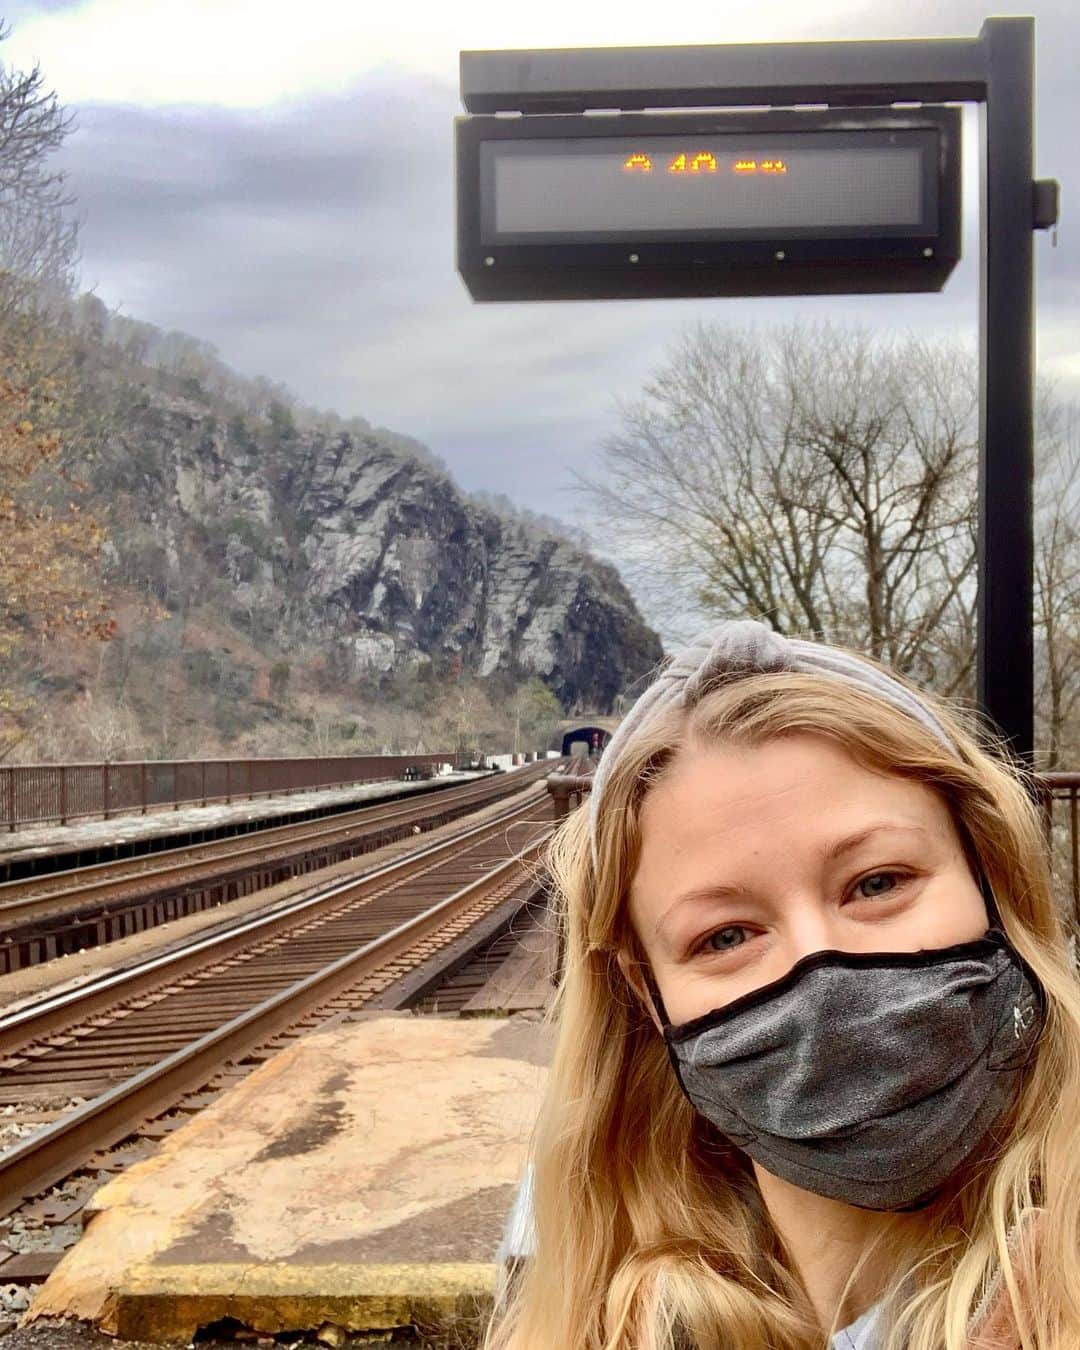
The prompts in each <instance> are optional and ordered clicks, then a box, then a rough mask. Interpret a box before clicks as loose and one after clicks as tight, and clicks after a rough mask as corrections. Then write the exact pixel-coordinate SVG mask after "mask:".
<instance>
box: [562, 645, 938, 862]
mask: <svg viewBox="0 0 1080 1350" xmlns="http://www.w3.org/2000/svg"><path fill="white" fill-rule="evenodd" d="M778 670H791V671H798V672H799V673H801V674H806V675H831V676H833V677H834V678H835V679H838V680H843V681H845V683H847V684H851V685H854V686H855V687H856V688H857V689H861V690H863V692H864V693H867V694H872V695H873V696H874V697H875V698H880V699H883V700H884V701H885V702H886V703H891V704H892V706H893V707H894V708H898V709H899V710H900V711H901V712H903V713H906V714H907V715H908V716H909V717H913V718H914V719H915V720H916V721H917V722H921V723H922V725H923V726H924V727H926V729H927V730H928V731H929V732H931V733H932V734H933V735H934V736H935V737H936V738H937V739H938V740H939V741H940V742H941V744H942V745H944V746H945V747H946V749H948V750H951V751H952V752H953V753H954V754H955V753H956V746H955V745H954V744H953V742H952V739H951V737H950V736H949V734H948V732H947V731H946V730H945V728H944V727H943V726H942V725H941V723H940V722H939V721H938V719H937V718H936V717H935V716H934V714H933V713H932V712H931V711H930V709H929V708H928V707H927V705H926V704H925V703H924V702H923V701H922V699H920V698H919V696H918V695H917V694H915V693H913V692H912V691H911V690H910V689H908V688H907V687H906V686H905V685H903V684H901V683H900V682H899V680H894V679H893V678H892V677H891V676H890V675H886V674H885V672H884V671H882V670H879V669H878V667H877V666H874V665H871V664H870V662H869V661H864V660H862V658H861V657H858V656H855V655H854V654H853V653H851V652H846V651H841V650H840V649H839V648H837V647H827V646H826V645H825V644H824V643H822V642H805V641H803V640H802V639H800V638H786V637H783V636H782V635H781V634H780V633H774V632H773V630H772V629H771V628H767V627H766V626H765V624H763V623H757V622H755V621H754V620H752V619H739V620H731V621H726V622H723V623H719V624H716V625H715V626H714V627H712V628H709V629H707V630H706V631H705V632H704V633H702V634H701V635H700V636H699V637H697V638H695V639H694V641H693V642H691V643H690V644H689V646H687V647H684V648H683V649H682V651H680V652H676V653H675V655H674V656H673V657H672V659H671V663H670V664H669V665H668V666H666V667H665V669H664V670H663V671H661V673H660V674H659V675H658V676H657V677H656V679H655V680H654V681H653V683H652V684H651V685H649V687H648V689H646V690H645V692H644V693H643V694H642V695H641V697H640V698H639V699H638V701H637V702H636V703H635V704H634V706H633V707H632V708H631V709H630V711H629V712H628V713H627V714H626V716H625V717H624V718H623V719H622V721H621V722H620V723H619V726H618V730H617V731H616V732H615V734H614V736H612V738H611V740H610V741H609V742H608V745H607V749H606V750H605V751H604V753H603V756H602V757H601V759H600V763H599V764H598V765H597V766H596V773H595V775H594V777H593V784H592V792H591V794H590V801H589V828H590V831H591V834H592V851H593V861H594V862H595V861H596V838H597V821H598V820H599V812H600V799H601V797H602V796H603V791H604V786H605V784H606V783H607V781H608V779H609V778H610V777H611V770H612V768H613V767H614V765H615V762H616V761H617V760H618V759H619V757H620V755H622V754H623V752H624V751H625V749H626V747H627V746H628V745H629V744H630V743H631V742H632V741H633V740H634V739H635V738H636V737H637V736H638V735H639V733H641V732H642V731H644V730H646V729H647V728H648V727H650V726H651V725H652V724H653V722H654V721H655V720H656V718H657V717H659V716H660V715H661V714H662V713H665V712H666V711H667V710H668V708H672V707H678V706H680V705H681V706H683V707H688V708H692V707H693V706H694V704H695V703H697V701H698V700H699V699H700V698H701V696H702V694H703V693H704V692H705V690H706V689H707V688H708V687H709V685H710V684H711V683H712V682H713V681H715V680H716V678H717V676H722V675H728V674H731V675H755V674H759V673H764V672H771V671H778Z"/></svg>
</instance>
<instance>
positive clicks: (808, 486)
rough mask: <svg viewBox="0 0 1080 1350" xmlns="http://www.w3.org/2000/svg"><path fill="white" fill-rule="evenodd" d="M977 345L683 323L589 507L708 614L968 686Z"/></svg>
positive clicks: (941, 682)
mask: <svg viewBox="0 0 1080 1350" xmlns="http://www.w3.org/2000/svg"><path fill="white" fill-rule="evenodd" d="M975 389H976V386H975V381H974V373H973V360H972V358H970V357H968V356H967V355H965V354H964V353H963V352H961V351H959V350H957V349H956V348H954V347H948V346H937V345H930V344H927V343H923V342H920V341H918V340H916V339H914V338H905V339H902V340H899V341H895V342H884V341H882V340H880V339H877V338H874V337H872V336H871V335H869V334H867V333H865V332H861V331H852V330H848V329H840V328H836V327H834V326H832V325H828V324H820V325H814V326H809V325H800V324H796V325H793V326H790V327H787V328H784V329H779V330H772V331H761V332H754V331H743V330H734V331H733V330H725V329H720V328H717V327H710V326H700V327H697V328H694V329H692V330H690V331H688V332H687V333H686V334H684V336H683V338H682V340H681V341H680V343H679V344H678V345H677V347H676V349H675V351H674V352H673V354H672V356H671V358H670V359H669V360H668V362H667V363H666V365H665V366H664V368H663V369H662V370H660V371H659V372H658V374H657V375H656V376H655V377H654V378H653V379H652V380H651V381H650V382H649V384H648V385H647V387H646V389H645V393H644V397H643V398H642V399H640V400H639V401H638V402H636V403H634V404H628V405H624V406H623V407H622V408H621V428H620V430H619V431H618V433H617V434H616V435H615V436H613V437H612V438H611V439H610V440H609V442H608V443H607V445H606V447H605V450H604V457H603V468H604V472H603V475H602V476H601V475H597V476H594V477H593V478H591V479H590V480H588V481H587V483H586V488H587V491H588V492H589V494H590V496H591V498H592V501H593V504H594V505H595V506H596V507H597V508H598V510H597V516H598V517H599V518H600V519H601V520H604V521H606V522H607V523H608V525H609V527H610V529H611V531H612V532H613V533H615V534H617V537H618V547H619V553H620V557H624V556H626V555H627V554H629V555H630V556H631V558H636V559H637V560H638V561H639V563H640V564H641V566H642V567H643V568H647V569H649V570H650V571H651V572H652V573H653V575H654V577H657V576H658V577H660V578H662V583H663V585H664V586H665V588H666V590H667V593H668V595H669V596H672V595H673V594H681V595H682V596H683V597H684V600H685V603H686V604H687V605H688V607H690V608H692V609H696V610H697V611H698V612H699V613H702V612H703V613H714V614H728V615H740V616H742V615H754V616H757V617H760V618H763V619H765V620H767V621H768V622H770V623H771V624H772V625H773V626H774V627H775V628H777V629H778V630H780V631H782V632H786V633H799V634H805V635H808V636H813V637H819V638H828V639H831V640H834V641H843V642H847V643H850V644H851V645H854V646H856V647H859V648H861V649H863V650H866V651H869V652H871V653H872V654H873V655H875V656H879V657H881V658H882V659H884V660H887V661H890V662H891V663H893V664H894V665H895V666H896V667H897V668H898V669H900V670H902V671H905V672H910V673H911V674H913V675H915V676H916V677H918V678H921V679H925V680H928V681H930V682H931V683H933V684H934V685H935V686H936V687H938V688H939V689H941V690H942V691H943V692H946V693H956V692H960V691H966V690H967V688H968V686H969V683H970V677H971V663H972V652H973V647H972V645H971V642H970V637H971V633H972V629H973V610H974V600H975V578H974V569H975V544H974V530H975V447H976V434H975V427H976V416H975V414H976V393H975Z"/></svg>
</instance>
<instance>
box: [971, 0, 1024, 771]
mask: <svg viewBox="0 0 1080 1350" xmlns="http://www.w3.org/2000/svg"><path fill="white" fill-rule="evenodd" d="M982 43H983V48H984V50H985V53H986V97H985V101H984V102H983V104H982V106H981V108H980V114H981V129H982V142H983V144H982V211H981V213H980V214H981V249H980V260H979V264H980V273H981V274H980V288H979V289H980V295H979V339H980V341H979V536H978V547H979V569H978V578H979V580H978V587H979V589H978V623H977V634H978V636H977V649H976V686H977V694H978V700H979V704H980V706H981V707H982V708H983V710H984V711H985V712H986V713H987V714H988V716H989V717H990V718H991V719H992V720H993V722H994V723H995V724H996V726H997V728H998V729H999V730H1000V732H1001V734H1002V735H1003V736H1004V737H1005V739H1006V740H1007V741H1008V743H1009V745H1010V747H1011V749H1012V751H1013V753H1014V754H1016V755H1018V756H1019V757H1020V758H1021V759H1023V760H1026V761H1027V762H1028V763H1029V764H1030V763H1031V762H1032V756H1033V754H1034V740H1035V736H1034V704H1035V673H1034V663H1035V641H1034V615H1033V609H1034V579H1035V577H1034V566H1035V564H1034V541H1033V520H1032V511H1033V503H1032V496H1033V480H1034V432H1033V419H1034V360H1033V349H1034V283H1033V272H1034V236H1033V233H1032V230H1033V226H1034V223H1035V222H1034V201H1033V189H1032V179H1033V158H1034V155H1033V142H1034V126H1033V116H1032V94H1033V87H1034V23H1033V21H1032V20H1031V19H1026V18H1025V19H995V20H994V21H993V22H992V23H987V25H986V27H985V28H984V30H983V33H982Z"/></svg>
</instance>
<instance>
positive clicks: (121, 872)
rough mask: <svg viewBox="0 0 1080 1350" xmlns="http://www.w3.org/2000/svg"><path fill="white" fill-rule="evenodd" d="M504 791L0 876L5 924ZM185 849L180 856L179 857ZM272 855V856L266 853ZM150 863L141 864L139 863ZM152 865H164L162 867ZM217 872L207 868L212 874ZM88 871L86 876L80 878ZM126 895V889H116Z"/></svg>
mask: <svg viewBox="0 0 1080 1350" xmlns="http://www.w3.org/2000/svg"><path fill="white" fill-rule="evenodd" d="M526 775H527V776H524V777H522V778H518V779H516V781H517V783H519V784H520V785H521V787H525V786H526V785H527V784H528V783H530V782H533V781H535V780H536V778H538V777H539V776H540V775H539V774H533V773H530V772H529V771H528V770H526ZM508 781H512V780H508V779H506V778H503V777H500V778H499V779H497V780H495V782H497V783H498V785H499V787H503V786H504V785H505V784H506V783H507V782H508ZM503 795H506V794H505V792H500V791H499V790H498V788H496V787H495V785H494V783H493V780H491V779H484V780H483V782H482V783H480V784H478V783H467V784H463V785H461V787H460V788H444V789H442V790H441V791H439V792H437V793H434V794H431V793H423V794H416V796H417V798H418V800H412V801H407V802H404V803H402V802H394V803H393V804H391V805H388V806H378V805H373V806H369V807H366V808H361V809H359V810H356V811H350V812H347V813H343V814H342V815H339V816H335V817H334V818H333V820H332V822H328V821H327V820H326V819H325V818H324V819H322V820H320V821H317V822H309V823H305V822H294V823H293V824H291V825H279V826H271V827H269V828H268V829H266V830H261V831H259V832H258V835H257V838H255V839H253V838H252V836H251V835H250V834H245V835H243V836H241V838H242V839H243V840H244V841H245V846H241V847H233V848H230V847H229V845H230V843H233V844H234V843H235V838H234V839H232V840H229V839H225V840H222V839H213V840H208V841H206V842H205V843H202V844H191V845H185V846H181V847H179V848H175V849H165V850H161V851H159V852H157V853H152V854H145V855H143V856H142V857H141V858H136V859H131V858H125V859H123V860H122V861H119V862H106V863H95V864H93V865H91V866H90V867H78V868H71V869H69V870H68V871H65V872H59V873H55V872H54V873H51V874H50V875H49V876H47V877H42V878H32V879H20V880H18V881H7V882H2V883H0V924H3V925H4V926H5V927H8V926H10V925H12V924H14V923H16V922H19V921H25V920H26V919H31V918H39V917H40V918H45V917H49V916H51V915H53V914H54V913H55V914H62V913H67V912H70V911H73V910H74V909H75V908H76V907H77V906H79V905H82V904H93V903H94V901H95V898H99V899H106V898H114V897H112V896H110V895H109V892H110V891H112V890H113V888H117V887H123V886H126V885H128V884H130V886H131V887H132V888H133V889H132V898H135V897H136V896H140V895H141V894H142V893H143V892H144V890H147V888H152V889H153V890H162V889H165V888H166V887H167V886H175V885H180V884H182V883H184V882H185V881H198V880H202V879H203V877H202V876H201V873H202V872H205V869H206V868H207V867H210V866H213V865H215V864H219V863H228V864H232V863H233V862H234V861H242V860H243V859H245V858H251V857H253V856H255V857H257V856H258V855H260V854H264V853H267V852H268V851H270V850H274V849H279V848H280V849H292V850H293V851H295V849H296V847H297V846H298V845H301V844H305V845H306V844H314V845H316V846H318V845H320V844H325V843H329V842H331V841H332V840H333V839H334V838H335V837H338V836H341V837H345V836H348V835H349V834H351V833H353V832H355V831H356V829H357V827H358V826H364V827H366V826H369V825H370V826H372V827H373V828H372V831H371V832H372V833H378V831H379V830H381V829H385V828H387V827H392V826H393V825H396V824H409V823H410V822H412V821H415V820H416V819H418V818H420V819H422V818H424V816H425V815H439V814H442V813H443V811H444V810H445V809H448V808H453V807H454V806H462V805H466V804H471V803H473V802H481V803H482V802H484V801H487V800H489V799H491V800H497V799H498V798H499V797H500V796H503ZM181 855H183V856H181ZM266 861H267V862H271V861H273V859H272V858H269V857H268V858H266ZM148 862H149V863H150V864H151V865H149V866H141V867H140V866H139V865H138V864H139V863H148ZM153 864H159V865H157V866H155V865H153ZM216 875H218V874H217V873H207V875H206V879H207V880H209V879H211V878H212V877H213V876H216ZM54 878H56V879H61V880H62V879H64V878H68V879H69V880H70V881H71V882H72V883H73V884H70V885H66V886H56V887H52V888H50V889H47V890H41V889H36V890H35V891H34V893H33V894H20V892H26V891H28V890H30V889H31V888H34V887H40V886H41V884H42V883H47V882H48V881H50V880H53V879H54ZM77 878H85V879H84V880H76V879H77ZM115 898H117V899H124V898H127V896H126V895H119V896H116V897H115Z"/></svg>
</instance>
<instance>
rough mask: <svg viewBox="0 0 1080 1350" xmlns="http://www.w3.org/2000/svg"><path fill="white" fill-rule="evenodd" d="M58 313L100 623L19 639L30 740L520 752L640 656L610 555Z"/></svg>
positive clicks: (284, 749)
mask: <svg viewBox="0 0 1080 1350" xmlns="http://www.w3.org/2000/svg"><path fill="white" fill-rule="evenodd" d="M71 324H72V328H73V333H74V342H75V353H76V354H75V358H74V364H75V368H76V370H77V388H78V394H77V397H76V398H74V399H73V400H72V402H71V408H72V411H71V413H70V415H69V419H68V424H67V426H66V427H65V429H64V431H65V439H66V441H67V443H68V444H69V446H70V452H69V453H70V457H71V459H72V462H73V464H74V468H75V471H76V472H77V473H78V474H79V475H80V476H81V477H82V478H83V479H85V481H86V482H87V484H88V500H87V502H86V504H85V505H86V507H87V509H90V510H92V511H93V512H94V513H95V515H96V516H97V517H98V518H99V519H100V520H101V521H102V522H103V524H104V525H105V526H106V528H107V530H108V534H109V540H108V543H107V545H106V554H107V571H106V582H107V589H108V597H107V598H108V599H109V601H110V603H111V605H112V606H113V609H114V612H115V613H116V616H117V618H118V621H119V632H118V635H117V637H116V638H115V639H114V640H113V641H112V642H111V643H108V644H105V645H103V646H99V645H97V644H91V643H75V644H72V643H68V644H65V645H64V646H63V647H62V648H58V647H57V646H55V645H53V646H52V647H49V648H45V647H41V648H39V649H37V652H36V658H35V663H34V665H33V667H31V666H27V668H26V669H25V670H24V672H23V677H24V682H25V688H26V691H27V696H28V697H29V699H30V700H31V704H32V706H33V708H35V709H36V710H37V717H36V719H35V727H34V731H33V737H32V739H33V740H34V741H36V743H37V752H38V753H44V754H54V755H56V754H60V755H61V756H62V757H64V758H68V757H71V756H72V755H87V756H92V757H97V754H99V753H110V754H118V753H119V754H135V755H140V756H141V755H151V754H175V753H187V754H196V753H212V752H218V751H222V752H224V751H228V752H229V753H246V752H258V753H292V752H298V751H302V750H312V749H315V750H322V751H325V750H327V749H348V748H353V747H354V746H355V747H357V748H359V747H360V746H363V747H365V748H367V747H379V748H381V747H383V746H385V747H387V748H399V747H412V746H414V745H418V744H428V745H431V746H435V745H436V744H438V745H439V746H443V745H448V744H451V743H453V744H457V743H458V742H467V741H468V742H473V743H483V742H485V741H491V740H492V739H493V738H497V739H499V740H500V741H501V742H502V743H504V744H505V743H509V742H510V741H511V740H513V739H514V738H515V737H517V739H518V740H519V741H520V742H521V744H522V748H526V747H527V746H528V747H531V745H532V743H533V742H534V741H535V740H536V738H537V737H542V736H543V735H544V734H546V733H545V728H546V727H547V726H548V725H549V724H550V723H551V722H553V721H554V719H555V718H557V717H558V716H560V715H561V714H562V713H563V712H564V711H567V712H574V711H577V710H583V709H593V710H597V711H608V710H610V709H611V708H612V706H613V705H614V702H615V699H616V698H617V696H618V694H619V693H620V691H621V690H622V689H623V688H624V687H625V686H626V685H627V684H629V683H630V682H632V681H634V680H636V679H638V678H639V677H640V676H641V675H643V674H644V673H645V672H646V671H647V670H649V669H650V668H651V667H652V666H653V665H654V664H655V662H656V661H657V660H658V659H659V657H660V645H659V641H658V639H657V638H656V636H655V634H654V633H652V632H651V630H649V629H648V628H647V627H646V626H645V625H644V623H643V622H642V620H641V617H640V615H639V614H638V612H637V609H636V607H635V605H634V603H633V600H632V599H631V597H630V595H629V593H628V591H627V590H626V588H625V586H624V585H623V583H622V581H621V580H620V578H619V576H618V574H617V573H616V572H615V571H614V569H613V568H611V567H610V566H608V565H606V564H604V563H601V562H599V561H597V560H596V559H595V558H593V557H591V556H590V555H589V554H588V552H587V551H585V550H584V549H582V548H581V547H580V546H579V545H578V544H577V543H575V542H573V541H572V540H571V539H570V538H568V537H567V536H566V534H565V533H564V532H559V531H558V530H557V529H552V528H551V526H550V525H547V524H543V523H538V522H537V520H536V519H535V518H529V517H528V516H527V514H526V513H522V514H521V515H516V514H513V513H509V512H506V511H505V510H496V509H492V508H491V507H490V506H489V505H485V504H482V503H481V502H479V501H475V500H470V499H469V498H467V497H466V495H465V494H464V493H462V492H461V490H460V489H459V488H458V487H457V486H456V485H455V484H454V482H453V481H452V479H451V478H450V476H449V474H448V473H447V472H446V470H445V468H444V467H443V466H442V465H441V464H440V463H439V462H438V461H437V459H436V458H435V457H434V456H432V455H431V454H430V452H427V451H426V450H425V449H424V447H422V446H419V445H417V444H416V443H415V442H411V441H409V440H407V439H406V438H403V437H399V436H395V435H394V434H393V433H391V432H385V431H380V430H377V429H374V428H371V427H369V426H368V425H367V423H365V422H363V421H362V420H361V419H354V420H352V421H349V422H346V421H343V420H342V419H341V418H340V417H336V416H334V415H333V414H325V413H322V414H320V413H317V412H315V411H314V410H311V409H305V408H303V407H301V406H300V405H298V404H297V403H296V402H295V400H292V399H291V398H290V397H289V395H288V393H287V391H285V390H283V389H282V388H280V387H279V386H272V385H269V384H268V383H267V382H266V381H258V380H254V381H253V380H247V379H245V378H243V377H241V376H238V375H235V374H234V373H233V372H231V371H229V370H228V368H227V367H225V366H224V365H223V364H222V363H221V362H220V361H219V360H218V359H217V357H216V354H215V353H213V352H212V350H211V349H209V348H207V347H206V346H205V345H204V344H201V343H198V342H197V341H195V340H194V339H190V338H185V337H184V336H183V335H181V334H163V333H160V332H159V331H158V330H156V329H153V328H152V327H151V326H150V325H146V324H139V323H135V322H133V321H131V320H127V319H118V318H116V317H115V316H111V315H109V314H107V312H106V311H105V310H104V307H103V306H101V305H100V304H99V302H97V301H95V300H93V299H92V297H83V299H82V301H81V302H79V304H78V305H77V306H76V307H75V308H74V310H73V313H72V316H71Z"/></svg>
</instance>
